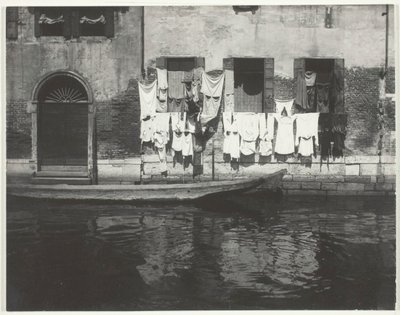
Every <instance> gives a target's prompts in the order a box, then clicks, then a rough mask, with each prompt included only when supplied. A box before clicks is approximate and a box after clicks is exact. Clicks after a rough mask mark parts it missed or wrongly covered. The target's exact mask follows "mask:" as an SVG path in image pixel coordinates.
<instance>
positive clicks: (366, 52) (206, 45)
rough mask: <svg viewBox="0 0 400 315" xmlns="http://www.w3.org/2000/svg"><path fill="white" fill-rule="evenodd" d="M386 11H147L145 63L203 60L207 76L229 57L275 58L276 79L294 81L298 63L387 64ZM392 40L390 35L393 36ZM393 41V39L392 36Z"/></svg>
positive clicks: (370, 8)
mask: <svg viewBox="0 0 400 315" xmlns="http://www.w3.org/2000/svg"><path fill="white" fill-rule="evenodd" d="M385 9H386V8H385V6H383V5H377V6H333V27H332V28H330V29H329V28H325V26H324V25H325V24H324V23H325V22H324V21H325V20H324V18H325V6H261V7H260V8H259V10H258V11H257V12H256V13H255V14H254V15H252V14H251V12H246V13H239V14H238V15H235V12H234V11H233V9H232V7H231V6H198V7H194V6H190V7H145V21H146V24H145V60H146V62H147V63H151V62H152V61H153V60H154V59H155V58H156V57H158V56H160V55H177V56H183V55H188V56H193V55H194V56H202V57H205V58H206V71H208V70H213V69H222V59H223V58H226V57H229V56H250V57H251V56H265V57H274V58H275V73H276V74H283V75H287V76H290V77H291V76H293V59H294V58H299V57H327V58H344V59H345V63H346V67H355V66H361V67H378V66H381V65H383V64H384V56H385V54H384V52H385V21H386V20H385V18H384V17H382V16H381V13H382V12H384V11H385ZM392 35H393V34H391V36H392ZM392 39H393V36H392Z"/></svg>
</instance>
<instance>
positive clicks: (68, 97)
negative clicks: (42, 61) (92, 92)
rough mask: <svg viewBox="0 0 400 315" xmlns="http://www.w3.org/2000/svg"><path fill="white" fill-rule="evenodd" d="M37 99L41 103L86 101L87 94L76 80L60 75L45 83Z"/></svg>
mask: <svg viewBox="0 0 400 315" xmlns="http://www.w3.org/2000/svg"><path fill="white" fill-rule="evenodd" d="M38 100H39V102H42V103H88V95H87V93H86V90H85V88H84V87H83V86H82V84H81V83H80V82H79V81H78V80H76V79H74V78H72V77H69V76H64V75H60V76H55V77H54V78H52V79H50V80H48V81H47V82H46V83H45V85H44V86H43V87H42V88H41V90H40V92H39V95H38Z"/></svg>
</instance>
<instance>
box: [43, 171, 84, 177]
mask: <svg viewBox="0 0 400 315" xmlns="http://www.w3.org/2000/svg"><path fill="white" fill-rule="evenodd" d="M36 177H86V178H87V177H88V173H87V172H81V171H38V172H37V173H36Z"/></svg>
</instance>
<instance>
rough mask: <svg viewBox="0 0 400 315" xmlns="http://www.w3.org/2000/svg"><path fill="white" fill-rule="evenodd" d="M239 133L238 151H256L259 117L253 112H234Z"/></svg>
mask: <svg viewBox="0 0 400 315" xmlns="http://www.w3.org/2000/svg"><path fill="white" fill-rule="evenodd" d="M236 120H237V124H238V131H239V134H240V139H241V141H240V152H241V153H242V154H243V155H250V154H253V153H255V152H256V140H257V138H258V135H259V133H260V132H259V128H258V125H259V118H258V115H257V114H255V113H236Z"/></svg>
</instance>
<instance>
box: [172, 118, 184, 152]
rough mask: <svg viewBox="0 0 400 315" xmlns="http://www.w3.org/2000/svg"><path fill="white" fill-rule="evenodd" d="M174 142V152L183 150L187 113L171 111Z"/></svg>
mask: <svg viewBox="0 0 400 315" xmlns="http://www.w3.org/2000/svg"><path fill="white" fill-rule="evenodd" d="M171 128H172V132H173V134H172V144H171V149H172V150H173V152H172V153H173V154H174V153H175V152H176V151H182V144H183V133H184V132H185V128H186V113H171Z"/></svg>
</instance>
